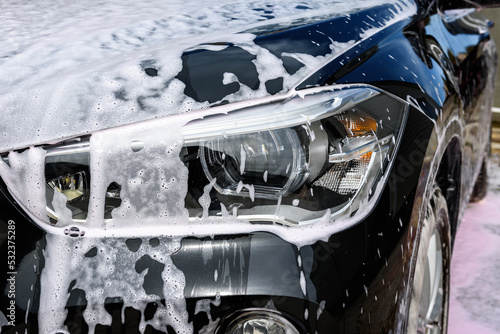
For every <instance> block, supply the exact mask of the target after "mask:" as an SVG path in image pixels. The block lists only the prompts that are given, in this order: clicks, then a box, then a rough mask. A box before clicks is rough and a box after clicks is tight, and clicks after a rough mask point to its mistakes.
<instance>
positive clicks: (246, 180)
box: [181, 88, 407, 225]
mask: <svg viewBox="0 0 500 334" xmlns="http://www.w3.org/2000/svg"><path fill="white" fill-rule="evenodd" d="M406 107H407V106H406V104H405V103H404V102H401V101H400V100H398V99H396V98H394V97H391V96H389V95H387V94H385V93H382V92H379V91H376V90H374V89H371V88H352V89H345V90H339V91H335V92H331V91H329V92H322V93H318V94H311V95H307V96H305V97H300V96H296V97H294V98H291V99H289V100H288V101H285V102H283V103H280V104H270V105H265V106H259V107H252V108H247V109H243V110H239V111H235V112H231V113H228V114H227V115H216V116H208V117H205V118H203V119H200V120H195V121H192V122H190V123H188V124H186V125H185V126H184V127H183V129H182V133H183V135H184V149H183V151H182V154H181V156H182V159H183V161H184V163H185V164H186V166H188V168H189V177H190V182H189V185H190V187H189V189H188V196H187V197H186V206H187V208H188V209H189V211H190V216H191V217H202V216H203V215H206V214H207V212H206V211H207V210H205V211H204V210H203V205H201V204H200V203H198V199H199V198H200V196H201V195H202V194H204V193H206V192H207V188H205V187H206V186H207V184H208V185H209V188H213V189H211V190H210V191H209V195H210V205H209V207H208V215H210V216H215V217H216V216H222V215H223V213H224V211H225V210H226V211H227V210H229V211H231V210H237V214H238V216H239V217H241V218H244V219H247V220H250V221H260V222H278V223H282V224H287V225H295V224H307V223H310V222H313V221H314V220H315V219H317V218H319V217H322V216H323V215H324V214H325V213H326V211H327V210H331V212H333V213H334V214H335V213H340V212H341V211H342V209H344V208H347V207H349V208H350V210H351V211H353V210H357V209H358V207H359V204H360V201H361V200H362V199H364V198H365V197H366V196H370V192H371V189H372V188H373V187H374V186H375V185H376V184H377V183H378V181H380V180H381V179H382V177H383V174H384V172H385V170H386V169H387V168H388V167H389V160H390V156H391V155H392V154H393V152H394V149H395V147H396V143H397V139H398V137H399V135H400V131H401V128H402V125H403V123H404V120H405V115H406Z"/></svg>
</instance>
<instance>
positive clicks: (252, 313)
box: [216, 309, 299, 334]
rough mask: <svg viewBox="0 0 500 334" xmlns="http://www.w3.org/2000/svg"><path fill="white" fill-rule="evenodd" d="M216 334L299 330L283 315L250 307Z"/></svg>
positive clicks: (293, 333) (292, 333) (272, 333)
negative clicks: (250, 308)
mask: <svg viewBox="0 0 500 334" xmlns="http://www.w3.org/2000/svg"><path fill="white" fill-rule="evenodd" d="M216 333H217V334H222V333H224V334H254V333H262V334H298V333H299V331H298V330H297V328H295V326H293V325H292V324H291V323H290V322H289V321H288V320H287V319H285V317H283V316H282V315H281V314H278V313H277V312H272V311H270V310H261V309H252V310H247V311H245V312H242V313H241V314H239V315H238V316H237V317H236V318H235V319H233V320H232V321H231V322H230V323H229V325H228V327H227V328H224V327H221V328H219V329H218V330H217V331H216Z"/></svg>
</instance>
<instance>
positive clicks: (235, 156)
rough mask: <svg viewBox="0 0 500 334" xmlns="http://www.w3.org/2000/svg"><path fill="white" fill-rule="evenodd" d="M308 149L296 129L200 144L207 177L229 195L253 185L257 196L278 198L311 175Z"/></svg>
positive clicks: (213, 140)
mask: <svg viewBox="0 0 500 334" xmlns="http://www.w3.org/2000/svg"><path fill="white" fill-rule="evenodd" d="M306 153H307V151H305V149H304V147H302V144H301V141H300V139H299V134H298V133H297V132H296V131H295V130H293V129H277V130H271V131H261V132H254V133H249V134H241V135H231V136H226V137H217V138H213V139H210V140H208V141H203V142H201V143H200V160H201V164H202V166H203V171H204V172H205V175H206V176H207V178H208V179H209V180H210V181H212V180H213V179H216V182H215V187H216V189H217V190H218V191H219V192H220V193H221V194H225V195H238V194H240V193H241V191H243V192H244V193H247V192H248V190H247V189H240V187H241V186H240V187H238V185H241V184H253V185H254V187H255V192H254V196H255V197H259V198H278V197H279V196H280V195H283V194H285V193H287V192H289V191H295V190H296V189H297V187H298V186H300V185H301V184H302V183H303V181H304V180H305V179H306V178H307V176H308V175H309V170H308V167H307V160H308V157H307V156H306Z"/></svg>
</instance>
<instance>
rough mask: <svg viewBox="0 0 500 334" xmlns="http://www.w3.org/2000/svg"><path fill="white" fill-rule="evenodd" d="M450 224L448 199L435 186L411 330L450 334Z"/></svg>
mask: <svg viewBox="0 0 500 334" xmlns="http://www.w3.org/2000/svg"><path fill="white" fill-rule="evenodd" d="M449 231H450V225H449V216H448V209H447V205H446V199H445V198H444V196H443V194H442V192H441V189H440V188H439V187H437V186H434V190H433V194H432V196H431V198H430V200H429V202H428V204H427V208H426V217H425V220H424V223H423V226H422V231H421V234H420V241H419V246H418V254H417V263H416V265H415V272H414V276H413V283H412V294H411V302H410V311H409V319H408V333H426V334H430V333H446V327H447V323H448V300H449V264H450V254H451V249H450V232H449Z"/></svg>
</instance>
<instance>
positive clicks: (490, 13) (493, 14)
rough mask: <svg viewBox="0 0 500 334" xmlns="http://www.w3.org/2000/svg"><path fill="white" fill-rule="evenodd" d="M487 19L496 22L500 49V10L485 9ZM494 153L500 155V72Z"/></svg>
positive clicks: (497, 90)
mask: <svg viewBox="0 0 500 334" xmlns="http://www.w3.org/2000/svg"><path fill="white" fill-rule="evenodd" d="M480 14H481V15H483V16H484V17H486V18H487V19H489V20H491V21H493V22H495V27H494V28H493V29H492V30H491V35H492V37H493V39H494V40H495V42H496V44H497V47H498V48H499V49H500V8H495V9H484V10H482V11H481V12H480ZM491 146H492V147H491V148H492V151H493V152H494V153H497V154H500V71H497V79H496V93H495V103H494V108H493V131H492V144H491Z"/></svg>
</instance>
